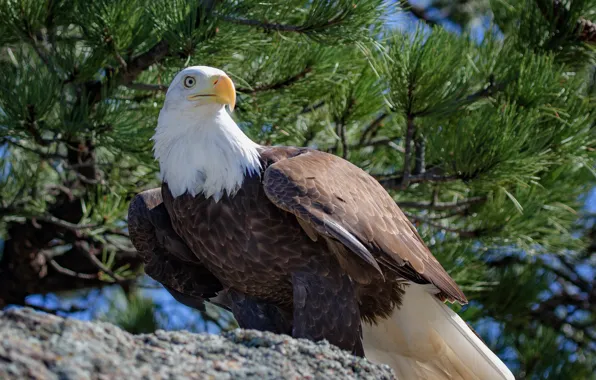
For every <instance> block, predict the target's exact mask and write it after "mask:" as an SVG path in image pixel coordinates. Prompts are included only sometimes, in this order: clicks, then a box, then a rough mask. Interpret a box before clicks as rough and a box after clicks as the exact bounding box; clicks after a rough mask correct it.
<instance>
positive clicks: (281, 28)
mask: <svg viewBox="0 0 596 380" xmlns="http://www.w3.org/2000/svg"><path fill="white" fill-rule="evenodd" d="M221 19H222V20H224V21H227V22H230V23H233V24H237V25H246V26H253V27H256V28H260V29H263V30H264V31H266V32H289V33H303V34H308V33H312V32H315V31H318V30H321V31H322V30H325V29H328V28H330V27H332V26H335V25H337V24H339V23H341V22H342V20H343V19H342V17H337V18H332V19H329V20H327V22H325V23H322V24H319V25H288V24H279V23H270V22H264V21H259V20H250V19H246V18H238V17H228V16H223V17H222V18H221Z"/></svg>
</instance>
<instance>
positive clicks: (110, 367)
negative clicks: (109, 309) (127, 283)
mask: <svg viewBox="0 0 596 380" xmlns="http://www.w3.org/2000/svg"><path fill="white" fill-rule="evenodd" d="M394 378H395V377H394V376H393V373H392V372H391V370H390V369H389V367H387V366H379V365H375V364H372V363H370V362H368V361H366V360H365V359H361V358H357V357H354V356H352V355H349V354H348V353H346V352H344V351H341V350H340V349H338V348H336V347H335V346H331V345H329V344H328V343H326V342H319V343H313V342H310V341H307V340H302V339H292V338H290V337H288V336H283V335H275V334H271V333H261V332H258V331H252V330H237V331H233V332H230V333H226V334H223V335H209V334H193V333H189V332H184V331H176V332H165V331H157V332H155V333H154V334H142V335H132V334H129V333H127V332H125V331H124V330H121V329H120V328H118V327H116V326H114V325H111V324H109V323H101V322H83V321H78V320H74V319H67V318H61V317H57V316H54V315H50V314H44V313H39V312H36V311H33V310H31V309H12V310H8V311H4V312H0V379H2V380H5V379H44V380H46V379H48V380H49V379H52V380H53V379H56V380H58V379H60V380H67V379H68V380H71V379H72V380H74V379H76V380H82V379H101V380H104V379H105V380H108V379H109V380H112V379H125V380H133V379H261V380H262V379H394Z"/></svg>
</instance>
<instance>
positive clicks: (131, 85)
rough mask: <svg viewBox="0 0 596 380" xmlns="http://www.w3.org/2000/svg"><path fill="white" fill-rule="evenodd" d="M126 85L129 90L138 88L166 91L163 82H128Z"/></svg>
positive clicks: (166, 87)
mask: <svg viewBox="0 0 596 380" xmlns="http://www.w3.org/2000/svg"><path fill="white" fill-rule="evenodd" d="M126 87H128V88H130V89H131V90H139V91H160V92H167V91H168V86H165V85H163V84H149V83H128V84H126Z"/></svg>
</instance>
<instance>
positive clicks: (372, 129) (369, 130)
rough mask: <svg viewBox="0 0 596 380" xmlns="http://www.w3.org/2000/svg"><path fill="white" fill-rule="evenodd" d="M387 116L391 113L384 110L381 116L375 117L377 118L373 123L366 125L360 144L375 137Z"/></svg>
mask: <svg viewBox="0 0 596 380" xmlns="http://www.w3.org/2000/svg"><path fill="white" fill-rule="evenodd" d="M387 116H389V114H388V113H386V112H383V113H381V114H380V115H379V116H377V117H376V118H375V120H373V121H372V123H370V124H369V125H368V126H366V128H364V131H362V135H361V136H360V140H359V141H358V145H364V144H365V142H366V141H368V140H369V139H371V138H372V137H374V135H375V134H376V132H377V130H378V129H379V128H380V127H381V125H382V124H383V120H385V119H386V118H387Z"/></svg>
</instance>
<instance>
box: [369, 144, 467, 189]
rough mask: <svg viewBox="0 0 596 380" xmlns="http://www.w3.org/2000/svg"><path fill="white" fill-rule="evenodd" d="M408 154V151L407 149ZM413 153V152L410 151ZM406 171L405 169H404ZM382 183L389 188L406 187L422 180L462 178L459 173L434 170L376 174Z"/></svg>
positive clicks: (434, 180) (455, 179)
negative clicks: (396, 174) (441, 172)
mask: <svg viewBox="0 0 596 380" xmlns="http://www.w3.org/2000/svg"><path fill="white" fill-rule="evenodd" d="M406 154H407V151H406ZM410 154H411V153H410ZM404 172H405V169H404ZM375 177H377V180H378V181H379V183H380V184H381V185H383V186H384V187H385V188H388V189H405V188H407V187H408V186H409V185H410V184H413V183H421V182H453V181H457V180H460V179H461V177H460V176H459V175H457V174H448V175H443V174H435V173H433V172H430V171H429V172H425V173H422V174H409V172H408V174H407V178H406V177H405V176H404V175H401V176H375Z"/></svg>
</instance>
